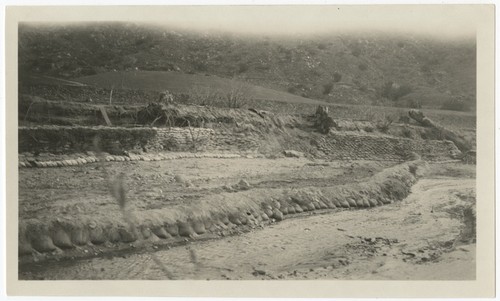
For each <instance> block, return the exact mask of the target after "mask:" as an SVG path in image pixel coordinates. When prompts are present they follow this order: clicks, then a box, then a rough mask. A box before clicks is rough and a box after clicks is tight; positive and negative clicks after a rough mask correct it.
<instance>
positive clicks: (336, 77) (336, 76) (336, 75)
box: [333, 72, 342, 83]
mask: <svg viewBox="0 0 500 301" xmlns="http://www.w3.org/2000/svg"><path fill="white" fill-rule="evenodd" d="M341 79H342V74H340V73H338V72H335V73H334V74H333V82H334V83H338V82H339V81H340V80H341Z"/></svg>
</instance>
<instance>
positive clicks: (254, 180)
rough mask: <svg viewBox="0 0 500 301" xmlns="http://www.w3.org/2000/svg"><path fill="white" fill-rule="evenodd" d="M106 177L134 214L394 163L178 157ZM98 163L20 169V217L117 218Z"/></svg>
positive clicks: (118, 169) (334, 178) (334, 180)
mask: <svg viewBox="0 0 500 301" xmlns="http://www.w3.org/2000/svg"><path fill="white" fill-rule="evenodd" d="M104 164H105V168H106V169H107V170H108V172H109V174H110V177H111V178H114V177H115V176H116V175H118V174H120V173H123V174H124V180H125V185H124V186H125V188H126V190H127V200H128V202H129V204H130V205H131V206H132V208H131V209H132V210H138V211H141V210H149V209H161V208H165V207H169V206H170V207H171V206H175V205H178V204H182V205H183V206H189V205H190V204H192V203H193V202H196V201H197V200H199V199H200V198H203V197H206V196H207V195H211V194H218V193H221V192H225V191H228V190H230V189H231V188H230V187H231V186H232V185H235V184H237V183H238V182H239V181H241V180H245V181H247V182H248V183H249V184H250V188H251V189H253V188H258V189H271V188H287V187H288V188H294V187H311V186H315V187H322V186H331V185H339V184H344V183H351V182H356V181H362V180H363V179H364V178H367V177H370V176H372V175H374V174H376V173H377V172H379V171H381V170H382V169H384V168H387V167H389V166H392V165H394V164H396V163H395V162H371V161H356V162H343V161H332V162H327V161H311V160H309V159H306V158H279V159H264V158H243V159H241V158H238V159H213V158H202V159H196V158H191V159H179V160H168V161H154V162H144V161H131V162H119V163H113V162H107V163H104ZM117 209H118V205H117V204H116V201H115V200H113V198H112V197H111V195H110V194H109V190H108V186H107V182H106V174H105V173H104V172H103V170H102V165H101V164H87V165H84V166H78V167H62V168H21V169H20V170H19V216H20V218H38V219H43V218H44V217H52V216H72V215H77V214H94V215H106V214H112V213H113V212H114V213H116V214H120V212H119V211H118V210H117Z"/></svg>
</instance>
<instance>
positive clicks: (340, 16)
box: [31, 5, 490, 38]
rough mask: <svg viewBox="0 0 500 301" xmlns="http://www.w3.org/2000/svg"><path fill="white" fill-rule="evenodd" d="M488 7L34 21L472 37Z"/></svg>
mask: <svg viewBox="0 0 500 301" xmlns="http://www.w3.org/2000/svg"><path fill="white" fill-rule="evenodd" d="M486 9H490V8H488V7H487V6H484V5H483V6H479V5H377V6H366V5H365V6H359V5H358V6H346V5H344V6H333V5H330V6H312V5H296V6H183V7H182V6H160V7H151V6H149V7H148V6H141V7H113V8H109V7H107V8H106V7H97V8H96V7H93V8H92V7H77V8H69V9H68V8H60V9H58V8H48V9H47V8H43V9H40V10H37V11H36V14H33V15H32V16H31V17H32V18H33V19H34V20H38V21H44V20H46V21H80V20H81V21H134V22H141V23H142V22H147V23H155V24H159V25H168V26H174V27H180V28H189V29H193V30H204V31H205V30H220V31H225V32H235V33H252V34H259V35H262V34H265V35H273V34H280V35H282V34H288V33H299V34H307V33H316V34H321V33H330V32H331V33H337V32H339V33H349V32H353V31H356V32H357V31H365V32H366V31H379V32H391V33H412V34H425V35H433V36H438V37H443V38H455V37H474V36H475V33H476V25H477V22H479V21H480V20H481V14H482V13H483V12H484V10H486Z"/></svg>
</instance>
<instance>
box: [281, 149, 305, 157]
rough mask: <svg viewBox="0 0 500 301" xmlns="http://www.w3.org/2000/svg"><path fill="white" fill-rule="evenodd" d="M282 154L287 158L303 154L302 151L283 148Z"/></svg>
mask: <svg viewBox="0 0 500 301" xmlns="http://www.w3.org/2000/svg"><path fill="white" fill-rule="evenodd" d="M283 154H284V155H285V157H289V158H300V157H303V156H304V154H303V153H301V152H298V151H294V150H285V151H283Z"/></svg>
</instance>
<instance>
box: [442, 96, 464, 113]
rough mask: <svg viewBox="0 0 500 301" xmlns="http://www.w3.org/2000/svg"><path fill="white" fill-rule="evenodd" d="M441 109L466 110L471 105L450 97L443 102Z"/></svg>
mask: <svg viewBox="0 0 500 301" xmlns="http://www.w3.org/2000/svg"><path fill="white" fill-rule="evenodd" d="M441 109H443V110H452V111H462V112H466V111H469V105H468V104H467V103H466V102H465V101H461V100H456V99H450V100H448V101H446V102H444V103H443V105H442V106H441Z"/></svg>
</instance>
